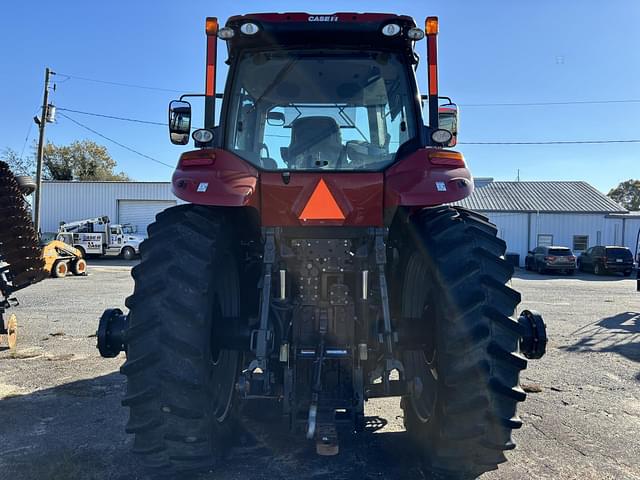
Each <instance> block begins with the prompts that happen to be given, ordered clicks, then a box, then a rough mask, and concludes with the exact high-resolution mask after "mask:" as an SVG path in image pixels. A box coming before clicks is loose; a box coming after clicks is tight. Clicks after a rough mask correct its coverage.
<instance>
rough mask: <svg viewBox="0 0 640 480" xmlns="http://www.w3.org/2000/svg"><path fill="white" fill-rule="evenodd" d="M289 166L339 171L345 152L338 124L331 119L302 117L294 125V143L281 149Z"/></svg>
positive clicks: (292, 141)
mask: <svg viewBox="0 0 640 480" xmlns="http://www.w3.org/2000/svg"><path fill="white" fill-rule="evenodd" d="M281 154H282V158H283V159H284V160H285V161H286V162H287V164H288V165H289V167H291V168H297V169H301V168H302V169H304V168H327V169H338V168H341V167H342V166H343V164H344V163H345V162H346V150H345V148H344V146H343V144H342V135H341V134H340V127H339V126H338V123H337V122H336V121H335V120H334V119H333V118H331V117H319V116H318V117H303V118H298V119H297V120H294V121H293V122H292V123H291V143H290V144H289V147H288V148H286V147H284V148H282V149H281Z"/></svg>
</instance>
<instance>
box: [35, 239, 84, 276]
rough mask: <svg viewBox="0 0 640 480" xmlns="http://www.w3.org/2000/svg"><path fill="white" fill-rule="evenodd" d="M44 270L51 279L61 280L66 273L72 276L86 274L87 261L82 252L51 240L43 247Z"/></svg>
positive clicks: (58, 241)
mask: <svg viewBox="0 0 640 480" xmlns="http://www.w3.org/2000/svg"><path fill="white" fill-rule="evenodd" d="M43 258H44V270H45V271H46V272H49V273H50V274H51V276H52V277H55V278H61V277H64V276H65V275H66V274H67V273H68V272H71V273H72V274H74V275H86V274H87V261H86V260H85V259H84V258H82V252H81V251H80V250H78V249H77V248H74V247H72V246H71V245H67V244H66V243H64V242H61V241H60V240H53V241H51V242H49V243H47V244H46V245H45V246H44V250H43Z"/></svg>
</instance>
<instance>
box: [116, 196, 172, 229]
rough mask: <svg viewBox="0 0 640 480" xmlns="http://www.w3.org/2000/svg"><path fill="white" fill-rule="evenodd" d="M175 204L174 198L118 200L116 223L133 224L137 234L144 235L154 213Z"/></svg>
mask: <svg viewBox="0 0 640 480" xmlns="http://www.w3.org/2000/svg"><path fill="white" fill-rule="evenodd" d="M175 204H176V201H175V200H118V223H120V224H123V225H124V224H125V223H129V224H131V225H135V226H136V227H138V233H139V234H141V235H146V234H147V226H148V225H149V224H150V223H153V222H154V221H155V219H156V215H157V214H158V213H159V212H161V211H163V210H164V209H165V208H169V207H173V206H174V205H175Z"/></svg>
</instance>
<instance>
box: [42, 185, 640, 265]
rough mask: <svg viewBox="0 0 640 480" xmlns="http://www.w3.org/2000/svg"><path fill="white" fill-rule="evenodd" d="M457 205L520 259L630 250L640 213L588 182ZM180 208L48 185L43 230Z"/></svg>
mask: <svg viewBox="0 0 640 480" xmlns="http://www.w3.org/2000/svg"><path fill="white" fill-rule="evenodd" d="M475 183H476V190H475V192H474V193H473V194H472V195H471V196H470V197H469V198H467V199H464V200H463V201H461V202H459V205H462V206H464V207H467V208H470V209H472V210H476V211H479V212H482V213H483V214H485V215H487V216H488V217H489V219H490V220H491V221H492V222H493V223H495V224H496V225H497V226H498V229H499V235H500V237H502V238H503V239H504V240H505V241H506V242H507V251H508V252H511V253H517V254H519V255H520V264H521V265H523V264H524V257H525V256H526V254H527V251H529V250H532V249H533V248H535V247H537V246H539V245H551V244H554V245H565V246H568V247H570V248H572V249H573V250H574V252H576V253H579V252H581V251H583V250H586V249H587V248H588V247H592V246H594V245H624V246H627V247H629V248H631V249H632V250H634V248H635V243H636V235H637V233H638V230H639V229H640V212H635V213H633V212H631V213H629V212H627V211H626V210H625V209H624V208H622V207H620V205H618V204H617V203H615V202H614V201H613V200H611V199H610V198H608V197H607V196H606V195H604V194H603V193H601V192H599V191H598V190H596V189H595V188H593V187H592V186H591V185H589V184H588V183H585V182H497V181H493V179H491V178H478V179H476V181H475ZM179 203H183V202H182V201H181V200H179V199H177V198H176V197H175V196H174V195H173V194H172V193H171V184H170V183H168V182H45V183H44V184H43V186H42V203H41V218H42V231H43V232H54V231H56V230H57V229H58V225H59V224H60V222H61V221H68V222H69V221H74V220H81V219H83V218H92V217H97V216H101V215H108V216H109V218H111V220H112V221H113V222H114V223H131V224H133V225H136V226H137V227H138V232H139V233H146V228H147V225H149V224H150V223H152V222H153V220H154V218H155V215H156V214H157V213H158V212H160V211H162V210H164V209H165V208H167V207H171V206H173V205H176V204H179Z"/></svg>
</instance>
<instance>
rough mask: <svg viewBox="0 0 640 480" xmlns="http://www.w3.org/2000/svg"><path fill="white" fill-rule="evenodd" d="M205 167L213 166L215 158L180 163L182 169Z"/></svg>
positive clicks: (194, 159) (195, 159)
mask: <svg viewBox="0 0 640 480" xmlns="http://www.w3.org/2000/svg"><path fill="white" fill-rule="evenodd" d="M204 165H213V158H186V159H184V160H182V162H180V166H182V167H202V166H204Z"/></svg>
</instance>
